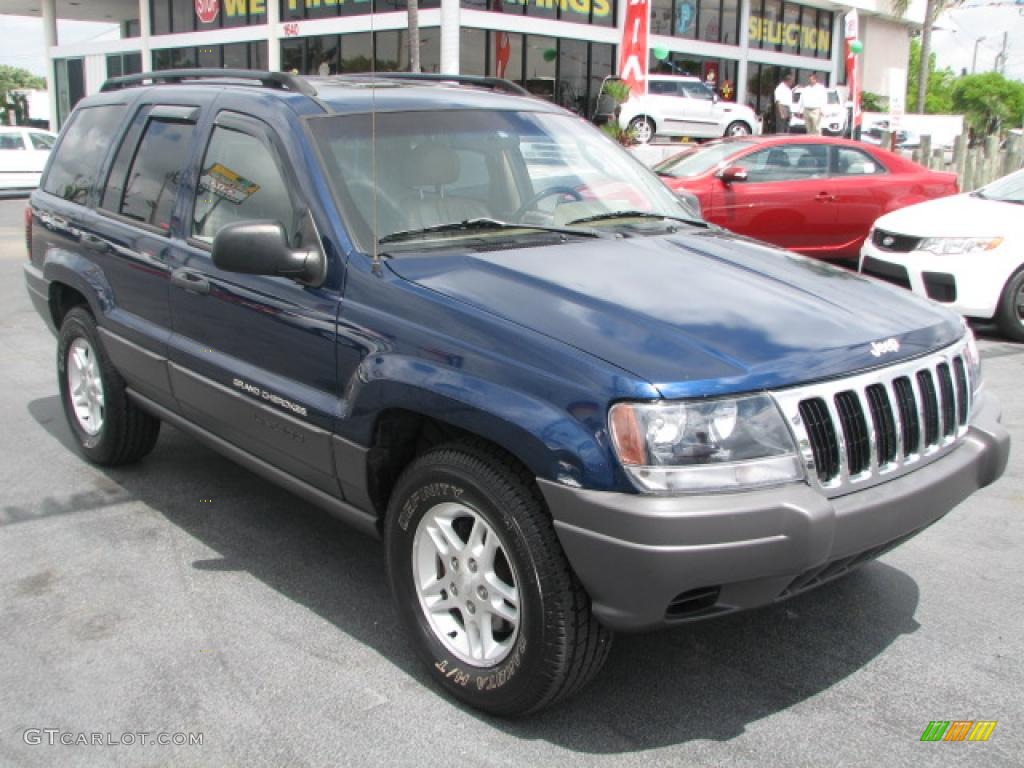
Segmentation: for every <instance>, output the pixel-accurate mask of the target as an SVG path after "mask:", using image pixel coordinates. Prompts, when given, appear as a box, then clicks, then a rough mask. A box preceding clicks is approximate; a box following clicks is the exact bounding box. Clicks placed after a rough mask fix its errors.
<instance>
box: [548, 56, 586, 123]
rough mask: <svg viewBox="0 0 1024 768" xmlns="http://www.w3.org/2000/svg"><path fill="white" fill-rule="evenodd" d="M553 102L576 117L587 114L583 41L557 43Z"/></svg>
mask: <svg viewBox="0 0 1024 768" xmlns="http://www.w3.org/2000/svg"><path fill="white" fill-rule="evenodd" d="M555 102H556V103H557V104H558V105H559V106H562V107H565V108H566V109H568V110H569V111H570V112H575V113H576V114H577V115H586V113H587V44H586V42H585V41H583V40H560V41H559V43H558V86H557V87H556V89H555Z"/></svg>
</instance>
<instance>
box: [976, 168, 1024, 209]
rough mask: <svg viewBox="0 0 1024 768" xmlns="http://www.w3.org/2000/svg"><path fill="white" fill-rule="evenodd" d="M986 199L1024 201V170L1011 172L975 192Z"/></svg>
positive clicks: (1008, 201)
mask: <svg viewBox="0 0 1024 768" xmlns="http://www.w3.org/2000/svg"><path fill="white" fill-rule="evenodd" d="M974 194H975V195H977V196H978V197H983V198H985V199H986V200H1000V201H1002V202H1004V203H1024V171H1017V172H1016V173H1011V174H1010V175H1009V176H1004V177H1003V178H1001V179H996V180H995V181H993V182H992V183H991V184H989V185H987V186H984V187H982V188H981V189H979V190H978V191H977V192H975V193H974Z"/></svg>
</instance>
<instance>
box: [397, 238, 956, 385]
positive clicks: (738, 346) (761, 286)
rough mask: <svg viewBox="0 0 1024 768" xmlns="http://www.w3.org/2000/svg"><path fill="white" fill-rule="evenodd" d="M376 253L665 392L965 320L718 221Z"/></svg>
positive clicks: (836, 357) (811, 368)
mask: <svg viewBox="0 0 1024 768" xmlns="http://www.w3.org/2000/svg"><path fill="white" fill-rule="evenodd" d="M387 264H388V267H389V268H390V269H391V270H393V271H394V272H395V273H396V274H397V275H399V276H400V277H402V278H404V279H405V280H409V281H412V282H414V283H416V284H418V285H420V286H423V287H425V288H428V289H430V290H432V291H436V292H437V293H439V294H443V295H444V296H447V297H450V298H452V299H456V300H458V301H461V302H465V303H468V304H472V305H473V306H475V307H478V308H481V309H484V310H486V311H488V312H490V313H493V314H495V315H498V316H500V317H503V318H506V319H508V320H509V321H511V322H514V323H518V324H519V325H522V326H525V327H528V328H530V329H532V330H534V331H537V332H539V333H542V334H545V335H547V336H550V337H552V338H555V339H560V340H561V341H563V342H565V343H566V344H569V345H572V346H573V347H576V348H577V349H580V350H583V351H584V352H587V353H588V354H590V355H593V356H596V357H598V358H601V359H603V360H605V361H607V362H609V363H611V364H613V365H615V366H617V367H619V368H621V369H623V370H625V371H627V372H630V373H632V374H634V375H635V376H639V377H642V378H643V379H645V380H646V381H648V382H650V383H651V384H653V385H654V386H655V387H657V389H658V390H659V391H660V392H661V394H662V395H663V396H664V397H668V398H673V397H687V396H697V395H708V394H715V393H723V394H724V393H729V392H742V391H752V390H758V389H765V388H769V387H772V388H778V387H784V386H787V385H791V384H797V383H801V382H808V381H812V380H816V379H824V378H830V377H835V376H840V375H844V374H847V373H850V372H853V371H857V370H862V369H866V368H872V367H877V366H879V365H885V364H889V363H892V362H895V361H897V360H900V359H905V358H907V357H912V356H916V355H919V354H923V353H925V352H928V351H930V350H933V349H935V348H937V347H940V346H944V345H946V344H949V343H952V342H953V341H954V340H955V339H956V338H958V337H959V336H960V334H961V333H962V332H963V331H962V326H961V323H960V320H959V318H958V317H957V316H956V315H953V314H952V313H950V312H948V311H946V310H944V309H942V308H940V307H938V306H937V305H934V304H932V303H931V302H928V301H926V300H924V299H921V298H919V297H916V296H914V295H913V294H912V293H910V292H909V291H905V290H903V289H900V288H896V287H894V286H889V285H885V284H881V283H878V282H876V281H874V280H869V279H867V278H863V277H860V276H859V275H856V274H854V273H852V272H848V271H846V270H842V269H839V268H836V267H831V266H829V265H827V264H825V263H823V262H819V261H814V260H811V259H807V258H804V257H802V256H798V255H796V254H793V253H790V252H788V251H780V250H777V249H774V248H771V247H769V246H765V245H761V244H760V243H756V242H754V241H751V240H746V239H742V238H737V237H736V236H734V235H728V234H725V233H723V232H721V231H716V230H709V231H705V230H699V231H695V232H694V233H693V234H690V233H687V234H685V235H671V236H659V237H633V238H626V239H621V240H588V241H585V242H579V243H567V244H563V245H555V246H545V247H537V248H524V249H516V250H504V251H489V252H486V253H458V254H452V253H451V252H446V253H445V254H441V255H434V254H421V255H411V254H409V255H403V256H399V257H397V258H394V259H392V260H389V261H388V262H387ZM890 338H895V339H896V340H897V341H898V342H899V349H898V351H893V352H886V353H883V354H882V356H881V357H876V356H875V355H873V354H872V347H871V344H872V342H877V341H883V340H888V339H890ZM889 346H890V347H891V346H893V345H889ZM510 352H511V353H512V354H515V353H514V351H510Z"/></svg>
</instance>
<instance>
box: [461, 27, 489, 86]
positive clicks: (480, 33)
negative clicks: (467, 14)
mask: <svg viewBox="0 0 1024 768" xmlns="http://www.w3.org/2000/svg"><path fill="white" fill-rule="evenodd" d="M486 71H487V33H486V32H485V31H484V30H482V29H463V30H461V31H460V32H459V72H462V73H463V74H470V75H482V74H483V73H484V72H486Z"/></svg>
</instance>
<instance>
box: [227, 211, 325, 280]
mask: <svg viewBox="0 0 1024 768" xmlns="http://www.w3.org/2000/svg"><path fill="white" fill-rule="evenodd" d="M213 263H214V264H216V265H217V266H218V267H219V268H220V269H223V270H224V271H225V272H240V273H242V274H246V275H272V276H279V277H290V278H292V279H293V280H297V281H299V282H300V283H305V284H306V285H314V286H316V285H320V284H321V283H322V282H323V281H324V278H325V277H326V276H327V260H326V259H325V258H324V255H323V253H322V252H321V251H320V249H319V248H312V249H309V250H298V251H296V250H292V249H291V247H289V245H288V240H287V238H286V237H285V233H284V227H282V226H281V225H280V224H279V223H278V222H276V221H241V222H239V223H237V224H229V225H227V226H226V227H224V228H223V229H221V230H220V232H218V233H217V236H216V237H215V238H213Z"/></svg>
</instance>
